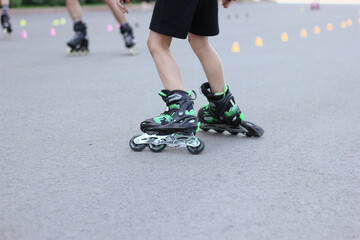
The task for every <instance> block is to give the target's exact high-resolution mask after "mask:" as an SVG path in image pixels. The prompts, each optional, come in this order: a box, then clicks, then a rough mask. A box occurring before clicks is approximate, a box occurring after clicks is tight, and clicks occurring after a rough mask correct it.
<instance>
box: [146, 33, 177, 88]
mask: <svg viewBox="0 0 360 240" xmlns="http://www.w3.org/2000/svg"><path fill="white" fill-rule="evenodd" d="M171 41H172V37H169V36H165V35H162V34H159V33H156V32H154V31H150V35H149V39H148V42H147V44H148V48H149V50H150V53H151V56H152V58H153V59H154V62H155V65H156V69H157V71H158V73H159V76H160V78H161V81H162V83H163V85H164V88H165V89H167V90H170V91H173V90H184V87H183V84H182V81H181V74H180V70H179V67H178V65H177V63H176V62H175V59H174V58H173V56H172V55H171V53H170V50H169V48H170V44H171Z"/></svg>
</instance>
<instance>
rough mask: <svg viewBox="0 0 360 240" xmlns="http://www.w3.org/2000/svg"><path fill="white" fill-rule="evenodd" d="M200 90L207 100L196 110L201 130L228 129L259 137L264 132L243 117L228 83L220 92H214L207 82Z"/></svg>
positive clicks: (220, 130) (221, 130)
mask: <svg viewBox="0 0 360 240" xmlns="http://www.w3.org/2000/svg"><path fill="white" fill-rule="evenodd" d="M201 92H202V93H203V94H204V95H205V97H206V98H207V99H208V101H209V104H205V105H203V106H202V108H201V109H200V110H199V112H198V118H199V121H200V123H201V125H200V128H201V129H202V130H204V131H208V130H210V129H213V130H215V131H216V132H218V133H222V132H224V131H228V132H229V133H231V134H233V135H236V134H239V133H242V134H244V135H246V136H248V137H261V136H262V135H263V134H264V130H263V129H262V128H261V127H259V126H257V125H256V124H254V123H251V122H247V121H245V120H244V119H243V114H242V113H241V110H240V108H239V106H238V105H237V104H236V102H235V99H234V97H233V95H232V94H231V92H230V90H229V86H228V85H225V86H224V91H223V92H222V93H217V94H214V93H212V92H211V89H210V85H209V83H204V84H203V85H201Z"/></svg>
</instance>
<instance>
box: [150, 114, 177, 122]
mask: <svg viewBox="0 0 360 240" xmlns="http://www.w3.org/2000/svg"><path fill="white" fill-rule="evenodd" d="M163 120H165V121H166V122H171V120H173V117H172V116H170V115H164V114H160V115H159V116H157V117H154V122H156V123H158V124H161V121H163Z"/></svg>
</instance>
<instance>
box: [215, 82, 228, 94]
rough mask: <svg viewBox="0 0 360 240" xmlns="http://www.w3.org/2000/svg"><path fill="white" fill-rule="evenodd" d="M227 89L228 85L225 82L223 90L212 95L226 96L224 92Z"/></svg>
mask: <svg viewBox="0 0 360 240" xmlns="http://www.w3.org/2000/svg"><path fill="white" fill-rule="evenodd" d="M228 89H229V85H227V84H225V86H224V89H223V91H222V92H219V93H214V95H215V96H220V95H223V97H225V96H226V92H227V90H228Z"/></svg>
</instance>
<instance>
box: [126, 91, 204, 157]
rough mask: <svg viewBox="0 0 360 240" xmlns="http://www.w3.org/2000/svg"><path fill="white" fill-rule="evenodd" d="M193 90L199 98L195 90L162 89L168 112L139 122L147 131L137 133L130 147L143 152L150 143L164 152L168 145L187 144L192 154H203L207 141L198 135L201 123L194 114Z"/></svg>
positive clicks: (153, 147)
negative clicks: (140, 133)
mask: <svg viewBox="0 0 360 240" xmlns="http://www.w3.org/2000/svg"><path fill="white" fill-rule="evenodd" d="M192 93H194V95H195V98H196V93H195V92H194V91H191V92H189V93H187V92H185V91H181V90H175V91H168V90H162V91H160V92H159V95H160V96H161V97H162V99H163V100H164V102H165V103H166V106H167V108H166V110H165V112H163V113H162V114H160V115H159V116H157V117H154V118H150V119H147V120H145V121H143V122H142V123H141V124H140V129H141V131H142V132H144V134H142V135H138V136H134V137H133V138H132V139H131V140H130V142H129V145H130V148H131V149H132V150H134V151H142V150H143V149H144V148H145V147H146V146H148V147H149V148H150V150H151V151H153V152H161V151H162V150H164V148H165V147H166V146H172V147H187V149H188V151H189V152H190V153H192V154H199V153H201V152H202V151H203V150H204V147H205V144H204V141H203V140H202V139H200V138H197V137H196V136H195V134H196V132H197V131H198V129H199V125H200V123H198V120H197V118H196V116H195V111H194V102H193V100H195V98H192V97H191V95H192Z"/></svg>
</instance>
